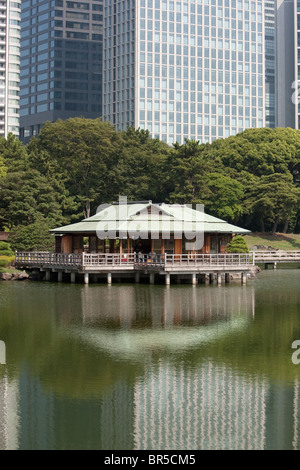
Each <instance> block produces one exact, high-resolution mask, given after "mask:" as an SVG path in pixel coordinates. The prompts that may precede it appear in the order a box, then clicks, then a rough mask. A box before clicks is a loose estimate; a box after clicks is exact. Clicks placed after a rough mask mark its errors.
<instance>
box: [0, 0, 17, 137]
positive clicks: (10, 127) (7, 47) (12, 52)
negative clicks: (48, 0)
mask: <svg viewBox="0 0 300 470" xmlns="http://www.w3.org/2000/svg"><path fill="white" fill-rule="evenodd" d="M20 14H21V0H15V1H11V0H6V1H3V0H2V1H0V137H7V135H8V134H9V133H13V134H15V135H19V93H20V29H21V25H20V19H21V18H20Z"/></svg>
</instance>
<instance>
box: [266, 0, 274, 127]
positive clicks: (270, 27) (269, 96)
mask: <svg viewBox="0 0 300 470" xmlns="http://www.w3.org/2000/svg"><path fill="white" fill-rule="evenodd" d="M275 3H276V0H265V73H266V95H265V98H266V127H272V128H274V127H275V126H276V22H275Z"/></svg>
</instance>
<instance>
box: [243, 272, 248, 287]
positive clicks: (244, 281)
mask: <svg viewBox="0 0 300 470" xmlns="http://www.w3.org/2000/svg"><path fill="white" fill-rule="evenodd" d="M242 284H243V286H245V285H246V284H247V273H242Z"/></svg>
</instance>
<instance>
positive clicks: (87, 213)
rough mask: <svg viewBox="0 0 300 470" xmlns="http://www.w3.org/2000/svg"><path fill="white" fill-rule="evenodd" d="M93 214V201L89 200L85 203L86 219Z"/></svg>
mask: <svg viewBox="0 0 300 470" xmlns="http://www.w3.org/2000/svg"><path fill="white" fill-rule="evenodd" d="M90 215H91V203H90V201H87V202H86V203H85V211H84V217H85V219H88V218H89V217H90Z"/></svg>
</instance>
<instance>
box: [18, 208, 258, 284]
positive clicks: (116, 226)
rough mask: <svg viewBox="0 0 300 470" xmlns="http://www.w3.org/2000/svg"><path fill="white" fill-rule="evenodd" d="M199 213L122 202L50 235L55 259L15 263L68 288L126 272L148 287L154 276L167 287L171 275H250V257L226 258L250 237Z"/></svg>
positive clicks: (45, 256)
mask: <svg viewBox="0 0 300 470" xmlns="http://www.w3.org/2000/svg"><path fill="white" fill-rule="evenodd" d="M202 209H203V208H201V207H200V208H197V210H195V209H193V208H191V207H190V206H188V205H178V204H164V203H161V204H158V203H157V204H155V203H153V202H152V201H136V202H127V201H126V200H122V199H120V201H119V202H118V203H113V204H111V205H105V206H100V207H99V209H98V211H97V213H96V215H94V216H92V217H89V218H87V219H84V220H82V221H81V222H78V223H75V224H71V225H67V226H64V227H59V228H55V229H53V230H51V233H53V234H54V235H55V241H56V243H55V247H56V249H55V253H48V254H47V253H46V254H45V253H44V254H38V253H37V254H34V253H32V254H29V253H18V254H17V257H16V263H17V264H18V265H20V266H21V265H22V267H26V266H25V264H24V262H25V261H26V260H27V265H28V264H30V263H31V266H33V265H34V266H35V267H38V268H40V269H41V268H42V269H44V270H46V272H47V270H49V269H50V268H52V272H53V270H55V271H57V272H58V273H60V271H61V270H64V272H70V273H71V281H72V282H75V279H76V274H77V275H79V274H84V281H85V282H86V283H88V282H89V275H90V274H98V275H101V274H102V275H106V276H107V281H108V283H111V282H112V274H113V273H116V274H118V278H120V275H121V274H128V273H129V271H131V272H132V274H135V279H136V281H138V280H139V278H140V276H141V275H148V276H150V283H154V280H155V276H156V277H157V276H158V275H159V274H160V275H165V276H166V284H169V283H170V274H176V275H177V276H182V275H187V274H189V275H192V279H193V283H194V284H195V283H197V282H198V279H199V276H200V275H211V274H222V273H223V274H224V273H225V274H226V273H227V274H228V273H229V272H232V271H233V272H239V273H241V274H243V273H248V272H249V271H250V270H251V269H252V268H253V266H252V261H251V255H243V256H241V255H229V254H226V246H227V244H228V243H229V242H230V241H231V239H232V237H233V236H234V235H236V234H247V233H249V231H248V230H246V229H243V228H240V227H237V226H235V225H231V224H229V223H227V222H226V221H224V220H221V219H218V218H216V217H212V216H210V215H208V214H206V213H205V212H204V211H203V210H202ZM34 255H36V256H39V257H40V258H39V260H40V261H39V262H37V258H35V259H34ZM30 260H32V262H31V261H30ZM51 260H52V261H51ZM41 264H42V266H41ZM27 267H28V266H27ZM227 277H228V276H227ZM46 278H49V279H50V275H49V274H48V275H47V276H46ZM58 278H59V280H61V279H62V274H59V276H58ZM245 279H246V278H245V277H244V281H245ZM218 280H219V282H221V278H218Z"/></svg>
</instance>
